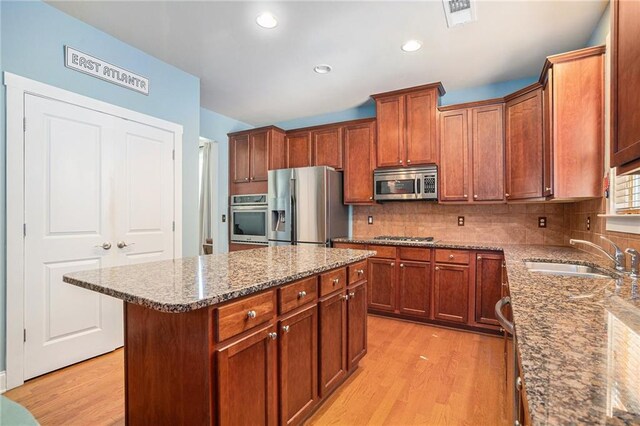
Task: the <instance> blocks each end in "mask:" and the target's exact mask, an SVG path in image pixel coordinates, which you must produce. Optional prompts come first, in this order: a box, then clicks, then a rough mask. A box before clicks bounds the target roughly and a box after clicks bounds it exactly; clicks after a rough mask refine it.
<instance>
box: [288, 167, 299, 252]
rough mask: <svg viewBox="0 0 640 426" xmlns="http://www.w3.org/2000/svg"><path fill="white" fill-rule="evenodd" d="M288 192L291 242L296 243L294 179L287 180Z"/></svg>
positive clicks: (296, 219)
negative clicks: (289, 195) (289, 198)
mask: <svg viewBox="0 0 640 426" xmlns="http://www.w3.org/2000/svg"><path fill="white" fill-rule="evenodd" d="M289 193H290V194H291V221H290V222H291V244H292V245H296V244H297V242H298V236H297V235H296V227H297V226H298V223H297V222H298V217H297V208H296V180H295V179H293V178H292V179H291V180H289Z"/></svg>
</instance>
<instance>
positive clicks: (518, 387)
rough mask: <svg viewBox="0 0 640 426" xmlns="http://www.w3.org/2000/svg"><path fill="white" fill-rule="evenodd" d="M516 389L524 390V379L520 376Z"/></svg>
mask: <svg viewBox="0 0 640 426" xmlns="http://www.w3.org/2000/svg"><path fill="white" fill-rule="evenodd" d="M516 389H518V390H522V378H521V377H520V376H518V378H517V379H516Z"/></svg>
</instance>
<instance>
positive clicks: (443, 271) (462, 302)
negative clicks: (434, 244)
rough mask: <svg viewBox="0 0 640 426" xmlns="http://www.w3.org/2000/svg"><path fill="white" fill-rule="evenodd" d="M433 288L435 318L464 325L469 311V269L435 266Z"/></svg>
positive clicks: (465, 267) (464, 267)
mask: <svg viewBox="0 0 640 426" xmlns="http://www.w3.org/2000/svg"><path fill="white" fill-rule="evenodd" d="M434 286H435V291H434V298H435V300H434V308H435V312H434V316H435V318H436V319H439V320H444V321H452V322H458V323H462V324H466V322H467V319H468V311H469V309H468V306H469V304H468V301H469V267H468V266H453V265H443V264H439V265H437V266H436V268H435V279H434Z"/></svg>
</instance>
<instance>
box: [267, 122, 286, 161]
mask: <svg viewBox="0 0 640 426" xmlns="http://www.w3.org/2000/svg"><path fill="white" fill-rule="evenodd" d="M286 168H287V143H286V140H285V135H284V133H282V132H280V131H275V130H272V131H271V137H270V138H269V170H278V169H286Z"/></svg>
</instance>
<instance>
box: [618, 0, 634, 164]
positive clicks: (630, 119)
mask: <svg viewBox="0 0 640 426" xmlns="http://www.w3.org/2000/svg"><path fill="white" fill-rule="evenodd" d="M612 12H613V13H612V15H613V16H612V18H613V28H612V32H611V44H612V46H613V53H612V55H611V56H612V62H611V107H612V108H611V167H619V172H620V171H623V172H628V171H632V170H634V169H637V168H639V167H640V120H638V111H640V43H638V40H640V25H638V22H640V3H639V2H637V1H624V0H613V10H612Z"/></svg>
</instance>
